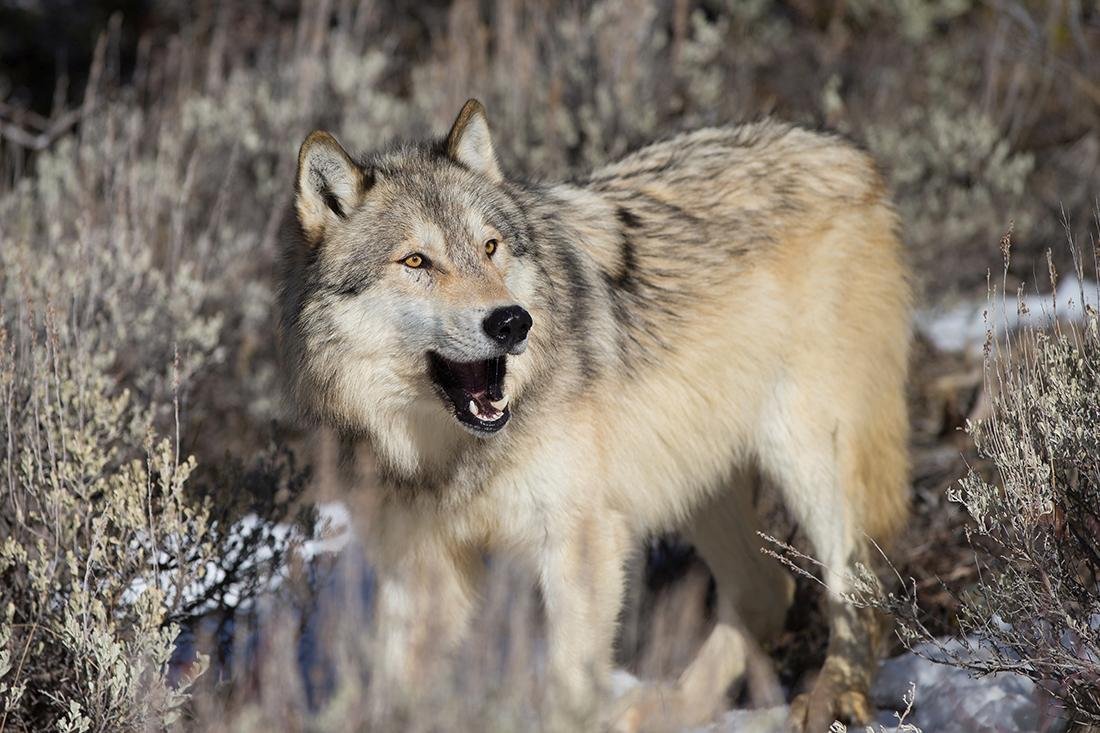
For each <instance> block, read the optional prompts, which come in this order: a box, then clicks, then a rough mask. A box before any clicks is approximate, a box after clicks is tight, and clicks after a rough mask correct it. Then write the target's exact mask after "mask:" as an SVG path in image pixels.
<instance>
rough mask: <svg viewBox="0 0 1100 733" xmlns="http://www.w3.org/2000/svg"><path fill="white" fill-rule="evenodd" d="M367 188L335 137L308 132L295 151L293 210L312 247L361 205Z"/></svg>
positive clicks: (356, 166) (349, 157)
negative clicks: (299, 147)
mask: <svg viewBox="0 0 1100 733" xmlns="http://www.w3.org/2000/svg"><path fill="white" fill-rule="evenodd" d="M366 189H367V185H366V175H365V173H364V171H363V169H362V168H361V167H360V166H359V165H358V164H357V163H356V162H355V161H354V160H352V159H351V156H350V155H348V154H347V153H346V152H344V148H343V147H341V146H340V143H338V142H336V138H334V137H333V136H332V135H330V134H328V133H327V132H322V131H320V130H317V131H316V132H313V133H310V136H309V137H307V138H306V141H305V142H304V143H302V149H301V150H299V151H298V180H297V182H296V185H295V194H296V198H295V201H294V208H295V209H296V210H297V212H298V223H299V224H301V225H302V232H303V233H304V234H305V237H306V241H308V242H309V245H310V246H311V247H316V246H317V245H318V244H320V243H321V240H322V238H323V237H324V234H325V229H326V228H327V227H328V226H329V225H331V224H332V223H334V222H336V221H338V220H339V219H343V218H345V217H347V215H348V213H350V212H351V211H352V210H353V209H354V208H355V207H357V206H358V205H359V204H360V203H361V202H362V200H363V194H364V193H365V192H366Z"/></svg>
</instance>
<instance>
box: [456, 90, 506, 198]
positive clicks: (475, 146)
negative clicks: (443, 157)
mask: <svg viewBox="0 0 1100 733" xmlns="http://www.w3.org/2000/svg"><path fill="white" fill-rule="evenodd" d="M443 146H444V148H445V149H446V150H447V155H448V156H450V158H451V160H454V161H456V162H458V163H461V164H462V165H464V166H466V167H467V168H469V169H470V170H472V171H475V172H477V173H481V174H482V175H484V176H485V177H486V178H488V179H489V180H490V181H494V182H496V183H500V182H501V181H502V180H504V176H502V175H501V173H500V166H498V165H497V156H496V153H495V152H493V140H492V137H491V136H490V135H489V120H488V118H487V117H486V114H485V108H484V107H483V106H481V102H479V101H477V100H476V99H470V100H467V102H466V104H464V105H463V106H462V110H461V111H460V112H459V113H458V117H457V118H456V119H455V122H454V124H453V125H452V126H451V131H450V132H449V133H447V139H446V140H445V141H444V143H443Z"/></svg>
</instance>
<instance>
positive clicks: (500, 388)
mask: <svg viewBox="0 0 1100 733" xmlns="http://www.w3.org/2000/svg"><path fill="white" fill-rule="evenodd" d="M505 359H507V357H505V356H498V357H497V358H495V359H485V360H483V361H471V362H458V361H451V360H450V359H446V358H444V357H442V356H440V355H439V354H437V353H435V352H434V351H429V352H428V375H429V376H430V377H431V379H432V381H433V382H435V385H436V387H437V388H438V390H439V391H440V392H441V393H442V394H443V396H444V397H445V398H446V400H445V401H446V402H449V403H450V406H451V409H452V411H453V412H454V416H455V419H456V420H458V421H459V422H460V423H462V424H463V425H465V426H466V427H468V428H471V429H473V430H475V431H478V432H482V433H495V432H496V431H498V430H500V429H501V428H502V427H504V424H505V423H506V422H508V418H509V417H511V413H510V412H509V410H508V396H507V395H505V394H504V367H505Z"/></svg>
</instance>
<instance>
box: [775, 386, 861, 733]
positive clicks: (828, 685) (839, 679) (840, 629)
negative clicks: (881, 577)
mask: <svg viewBox="0 0 1100 733" xmlns="http://www.w3.org/2000/svg"><path fill="white" fill-rule="evenodd" d="M788 407H789V406H788ZM777 414H778V416H779V417H780V419H781V420H782V416H783V412H782V410H780V411H777ZM800 414H801V415H806V414H813V411H812V410H810V409H808V408H807V407H805V406H802V410H801V412H800ZM817 414H828V413H827V412H824V411H823V410H818V411H817ZM838 431H839V428H838V427H835V426H831V425H830V424H828V423H827V422H825V421H813V420H806V419H802V420H793V419H789V416H788V419H786V420H782V421H781V422H780V421H777V422H776V423H774V424H772V425H771V426H769V429H768V430H767V431H766V434H767V435H768V437H769V439H770V440H769V441H768V443H767V444H766V450H764V451H763V454H762V459H763V462H764V466H763V467H764V469H765V470H766V471H767V472H768V474H769V475H770V476H771V477H772V478H774V479H775V480H776V481H777V482H778V484H779V485H780V487H781V489H782V492H783V494H784V498H785V499H786V502H787V506H788V507H789V508H790V510H791V511H792V513H793V514H794V515H795V518H796V519H797V520H798V523H799V524H800V525H801V527H802V529H803V531H804V532H805V533H806V536H807V538H808V539H809V541H810V544H811V545H812V546H813V551H814V554H815V556H816V557H817V559H818V560H819V561H820V562H821V563H822V565H823V566H824V576H825V577H824V582H825V585H826V587H827V593H828V618H829V649H828V652H827V655H826V659H825V664H824V665H823V666H822V668H821V672H820V673H819V675H818V677H817V680H816V681H815V683H814V687H813V689H812V690H811V691H810V692H809V693H805V694H803V695H799V696H798V697H797V698H795V700H794V701H793V702H792V704H791V717H790V726H791V728H792V730H795V731H800V732H802V733H811V732H812V733H819V732H820V731H826V730H828V729H829V726H830V725H831V724H832V722H833V721H834V720H840V721H841V722H843V723H848V724H854V725H865V724H867V723H869V722H870V720H871V717H872V713H873V712H874V711H873V708H872V707H871V705H870V702H869V700H868V693H869V690H870V685H871V680H872V677H873V675H874V671H875V666H876V663H877V648H876V647H877V643H876V642H877V636H878V632H879V629H878V626H877V624H876V623H875V618H874V616H873V614H872V612H870V611H869V610H867V609H857V608H855V607H853V606H852V605H851V604H849V603H848V602H847V600H845V595H846V594H847V593H848V592H849V591H850V590H851V586H852V584H851V573H852V571H853V569H854V568H855V565H856V564H857V563H862V564H864V565H866V564H867V563H866V559H867V547H866V545H867V543H866V540H865V539H864V536H863V534H862V530H861V529H860V526H859V521H858V515H859V512H860V508H859V507H856V506H854V505H853V501H854V500H853V498H852V497H856V496H861V493H860V491H859V488H860V487H859V486H858V485H857V484H856V483H855V482H857V481H858V480H859V478H858V477H857V476H856V475H855V473H854V472H853V471H850V470H846V469H845V461H844V460H843V455H844V450H843V446H844V436H842V435H839V434H838Z"/></svg>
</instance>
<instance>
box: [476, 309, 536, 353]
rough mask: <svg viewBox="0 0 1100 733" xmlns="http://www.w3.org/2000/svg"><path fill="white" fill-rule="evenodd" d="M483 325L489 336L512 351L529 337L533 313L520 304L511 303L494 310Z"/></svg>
mask: <svg viewBox="0 0 1100 733" xmlns="http://www.w3.org/2000/svg"><path fill="white" fill-rule="evenodd" d="M481 325H482V328H484V329H485V333H486V334H488V335H489V338H491V339H493V340H494V341H496V342H497V343H499V344H500V345H501V346H503V347H504V348H505V349H507V350H508V351H511V350H512V349H513V348H514V347H515V346H516V345H517V344H520V343H523V340H524V339H525V338H527V332H528V331H530V330H531V314H530V313H528V312H527V311H526V310H524V309H523V308H522V307H520V306H518V305H509V306H505V307H503V308H497V309H496V310H494V311H493V312H492V313H490V314H489V315H488V316H486V317H485V320H484V321H483V322H482V324H481Z"/></svg>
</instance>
